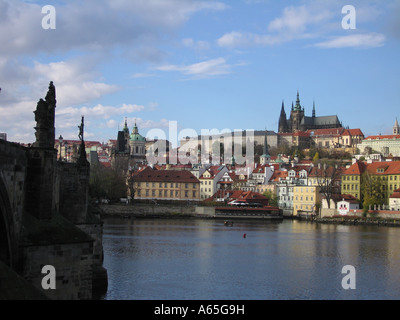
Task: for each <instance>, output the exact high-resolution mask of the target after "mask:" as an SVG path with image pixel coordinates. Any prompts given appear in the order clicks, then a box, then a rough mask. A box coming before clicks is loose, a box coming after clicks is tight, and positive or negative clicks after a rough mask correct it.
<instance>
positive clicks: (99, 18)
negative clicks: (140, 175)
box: [0, 0, 400, 143]
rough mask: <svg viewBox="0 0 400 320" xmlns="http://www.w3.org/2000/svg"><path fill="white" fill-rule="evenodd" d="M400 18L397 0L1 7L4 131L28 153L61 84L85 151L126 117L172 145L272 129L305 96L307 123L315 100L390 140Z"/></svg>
mask: <svg viewBox="0 0 400 320" xmlns="http://www.w3.org/2000/svg"><path fill="white" fill-rule="evenodd" d="M48 5H51V6H52V8H53V9H54V10H50V9H49V7H47V6H48ZM346 5H351V6H352V7H353V8H354V11H348V10H344V7H345V6H346ZM399 18H400V1H399V0H384V1H382V0H379V1H374V0H346V1H340V0H324V1H320V0H304V1H290V0H287V1H275V0H231V1H227V0H221V1H211V0H84V1H81V0H68V1H62V0H52V1H50V0H46V1H33V0H30V1H28V0H25V1H22V0H0V44H1V45H0V88H1V92H0V132H5V133H7V138H8V140H9V141H13V142H21V143H32V142H34V141H35V137H34V131H35V130H34V129H33V128H34V126H35V121H34V114H33V111H34V110H35V109H36V105H37V102H38V101H39V100H40V99H41V98H44V97H45V96H46V93H47V90H48V85H49V82H50V81H53V82H54V85H55V87H56V90H57V108H56V137H58V136H59V135H62V136H63V137H64V139H72V140H77V139H78V133H79V129H78V126H79V125H80V123H81V117H82V116H84V117H85V140H90V141H99V142H107V141H108V140H109V139H117V134H118V130H122V128H123V125H124V121H125V118H126V119H127V122H128V126H129V128H130V130H131V131H132V128H133V126H134V124H135V121H136V123H137V126H138V128H139V132H140V133H141V134H142V135H143V136H148V137H150V136H151V134H152V133H154V132H155V131H154V130H156V131H157V132H161V133H160V137H159V138H162V137H161V135H162V133H165V138H167V139H169V140H171V141H174V140H176V139H177V137H176V135H178V138H180V137H181V136H186V135H190V133H197V134H201V132H202V130H211V129H216V130H217V131H218V130H219V131H222V130H230V131H235V130H265V129H267V130H273V131H275V132H277V130H278V119H279V115H280V110H281V106H282V101H284V103H285V108H286V113H287V114H289V113H290V107H291V104H292V101H295V100H296V94H297V91H299V93H300V99H301V104H302V106H303V107H304V108H305V113H306V115H307V116H311V113H312V107H313V103H314V102H315V105H316V113H317V116H328V115H337V116H338V117H339V119H340V121H341V122H342V124H343V126H346V127H347V126H348V127H350V128H360V129H361V130H362V131H363V133H364V135H365V136H368V135H376V134H391V133H392V127H393V125H394V122H395V119H396V117H398V118H399V120H400V81H399V80H400V59H399V56H400V55H399V53H400V19H399ZM171 123H172V127H174V125H175V126H176V127H177V130H176V131H174V130H170V128H171ZM174 135H175V137H173V136H174ZM157 137H158V136H157Z"/></svg>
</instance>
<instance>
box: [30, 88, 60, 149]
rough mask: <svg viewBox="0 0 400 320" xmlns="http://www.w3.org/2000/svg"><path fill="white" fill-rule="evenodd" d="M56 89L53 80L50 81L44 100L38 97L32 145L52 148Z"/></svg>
mask: <svg viewBox="0 0 400 320" xmlns="http://www.w3.org/2000/svg"><path fill="white" fill-rule="evenodd" d="M56 103H57V101H56V89H55V87H54V84H53V82H50V85H49V90H48V92H47V95H46V98H45V100H43V99H40V100H39V102H38V103H37V106H36V111H34V114H35V121H36V127H35V130H36V133H35V136H36V142H35V143H34V144H33V146H34V147H38V148H47V149H53V148H54V141H55V128H54V125H55V109H56Z"/></svg>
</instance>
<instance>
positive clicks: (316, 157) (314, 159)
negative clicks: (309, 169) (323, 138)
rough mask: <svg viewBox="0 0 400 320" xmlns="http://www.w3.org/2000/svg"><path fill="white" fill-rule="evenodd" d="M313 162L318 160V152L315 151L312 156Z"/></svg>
mask: <svg viewBox="0 0 400 320" xmlns="http://www.w3.org/2000/svg"><path fill="white" fill-rule="evenodd" d="M312 161H313V162H318V161H319V152H318V151H317V152H315V154H314V157H313V160H312Z"/></svg>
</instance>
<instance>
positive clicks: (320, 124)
mask: <svg viewBox="0 0 400 320" xmlns="http://www.w3.org/2000/svg"><path fill="white" fill-rule="evenodd" d="M341 127H342V124H341V123H340V121H339V119H338V117H337V116H322V117H317V116H316V112H315V103H314V106H313V111H312V116H311V117H307V116H305V114H304V108H303V107H302V106H301V104H300V95H299V92H297V99H296V105H293V103H292V110H291V112H290V117H289V119H288V118H287V117H286V112H285V104H284V102H282V109H281V114H280V117H279V128H278V132H279V133H295V132H298V131H307V130H316V129H329V128H341Z"/></svg>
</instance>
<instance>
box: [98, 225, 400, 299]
mask: <svg viewBox="0 0 400 320" xmlns="http://www.w3.org/2000/svg"><path fill="white" fill-rule="evenodd" d="M103 245H104V256H105V257H104V267H105V268H106V269H107V270H108V277H109V288H108V292H107V295H106V297H105V299H106V300H288V299H289V300H294V299H300V300H319V299H329V300H367V299H368V300H369V299H395V300H398V299H399V298H400V228H392V227H378V226H343V225H324V224H315V223H307V222H299V221H291V220H284V221H282V222H263V221H240V220H237V221H235V223H234V225H233V226H232V227H227V226H224V223H223V221H222V220H202V219H176V220H173V219H165V220H164V219H154V220H146V219H114V218H112V219H111V218H110V219H106V220H105V223H104V235H103ZM348 265H350V266H353V267H354V268H355V269H354V270H353V271H352V272H350V271H349V272H344V271H343V270H342V269H343V267H344V266H348ZM342 271H343V273H342ZM343 279H345V281H344V282H346V283H348V284H352V285H355V289H351V288H350V289H347V290H346V289H344V288H343V286H342V281H343Z"/></svg>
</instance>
